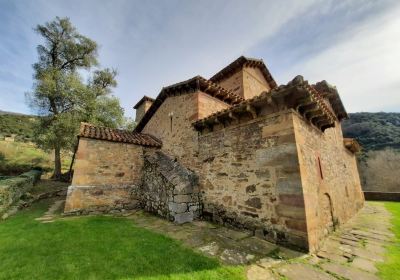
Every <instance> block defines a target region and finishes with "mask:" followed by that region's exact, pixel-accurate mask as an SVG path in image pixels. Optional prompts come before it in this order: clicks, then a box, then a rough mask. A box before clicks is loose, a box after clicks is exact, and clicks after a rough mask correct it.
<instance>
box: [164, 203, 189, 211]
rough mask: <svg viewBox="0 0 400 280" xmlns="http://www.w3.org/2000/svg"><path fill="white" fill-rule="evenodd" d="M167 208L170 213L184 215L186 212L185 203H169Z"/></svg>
mask: <svg viewBox="0 0 400 280" xmlns="http://www.w3.org/2000/svg"><path fill="white" fill-rule="evenodd" d="M168 208H169V210H170V211H171V212H175V213H184V212H186V211H187V210H188V206H187V204H186V203H176V202H169V203H168Z"/></svg>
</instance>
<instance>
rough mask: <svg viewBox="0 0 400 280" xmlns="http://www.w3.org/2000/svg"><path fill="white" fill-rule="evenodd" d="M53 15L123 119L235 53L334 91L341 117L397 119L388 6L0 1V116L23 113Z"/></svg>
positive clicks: (399, 33) (399, 27) (397, 12)
mask: <svg viewBox="0 0 400 280" xmlns="http://www.w3.org/2000/svg"><path fill="white" fill-rule="evenodd" d="M397 3H399V4H397ZM56 16H60V17H65V16H67V17H69V18H70V19H71V21H72V23H73V24H74V25H75V26H76V27H77V29H78V30H79V31H80V32H81V33H82V34H84V35H86V36H88V37H90V38H92V39H93V40H95V41H97V42H98V43H99V45H100V51H99V61H100V63H101V67H114V68H116V69H117V70H118V72H119V75H118V77H117V81H118V87H117V88H116V89H115V90H114V92H113V94H114V95H116V96H117V97H119V98H120V100H121V104H122V106H123V107H124V108H125V114H126V115H127V116H134V110H133V109H132V106H133V105H134V104H135V103H136V102H137V101H138V100H139V99H140V98H141V96H143V95H144V94H146V95H149V96H153V97H155V96H157V94H158V93H159V91H160V90H161V88H162V87H163V86H167V85H169V84H172V83H176V82H179V81H182V80H185V79H187V78H190V77H192V76H195V75H198V74H200V75H202V76H204V77H206V78H208V77H210V76H212V75H213V74H214V73H215V72H217V71H218V70H219V69H220V68H222V67H224V66H225V65H227V64H228V63H230V62H231V61H233V60H234V59H236V58H237V57H239V56H240V55H246V56H250V57H256V58H262V59H263V60H264V61H265V63H266V64H267V67H268V68H269V70H270V71H271V73H272V75H273V76H274V77H275V80H276V81H277V82H278V84H284V83H287V82H288V81H289V80H291V79H292V78H293V77H294V76H296V75H298V74H301V75H303V76H304V77H305V78H306V79H307V80H309V81H310V82H312V83H314V82H317V81H320V80H323V79H325V80H327V81H328V82H330V83H331V84H335V85H336V86H337V88H338V90H339V92H340V95H341V97H342V100H343V102H344V104H345V106H346V108H347V110H348V111H349V112H359V111H372V112H376V111H387V112H393V111H395V112H400V51H399V50H400V2H399V1H392V0H379V1H374V0H359V1H355V0H354V1H345V0H343V1H333V0H332V1H328V0H324V1H319V0H302V1H298V0H283V1H267V0H260V1H258V0H246V1H244V0H243V1H233V0H229V1H223V0H212V1H198V0H196V1H194V0H193V1H189V0H188V1H184V0H180V1H174V0H165V1H162V0H158V1H155V0H149V1H134V0H130V1H122V0H112V1H102V0H93V1H92V0H79V1H76V0H69V1H66V0H65V1H56V0H52V1H39V0H38V1H25V0H18V1H11V0H9V1H6V0H0V110H7V111H14V112H22V113H31V112H30V109H29V108H28V106H27V105H26V103H25V97H24V94H25V92H27V91H30V90H31V89H32V83H33V81H32V73H33V71H32V64H33V63H34V62H35V61H36V60H37V53H36V46H37V45H38V44H39V43H40V42H41V38H40V37H39V36H38V35H37V34H35V32H34V31H33V28H34V27H35V26H36V25H37V24H43V23H44V22H46V21H49V20H52V19H53V18H54V17H56Z"/></svg>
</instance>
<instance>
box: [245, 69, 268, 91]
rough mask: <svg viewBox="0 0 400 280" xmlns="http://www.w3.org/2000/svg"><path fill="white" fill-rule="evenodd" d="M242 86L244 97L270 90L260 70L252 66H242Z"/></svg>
mask: <svg viewBox="0 0 400 280" xmlns="http://www.w3.org/2000/svg"><path fill="white" fill-rule="evenodd" d="M243 88H244V98H245V99H249V98H253V97H254V96H257V95H260V94H261V93H262V92H264V91H270V90H271V87H270V86H269V84H268V82H267V81H266V80H265V78H264V75H263V74H262V72H261V70H260V69H259V68H253V67H244V68H243Z"/></svg>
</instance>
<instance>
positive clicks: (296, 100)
mask: <svg viewBox="0 0 400 280" xmlns="http://www.w3.org/2000/svg"><path fill="white" fill-rule="evenodd" d="M274 99H275V100H276V101H274ZM278 100H280V102H285V103H286V105H285V107H287V108H293V109H295V110H296V111H298V112H299V113H301V114H302V115H303V116H305V117H306V118H307V119H309V121H310V122H320V124H319V125H318V126H319V127H320V128H321V130H325V129H326V128H328V127H332V126H334V125H335V120H336V119H337V118H336V116H335V114H334V113H333V112H332V110H331V109H330V108H329V106H328V105H327V101H325V99H324V98H323V97H322V96H321V94H320V93H319V92H318V91H317V90H315V89H314V88H313V87H312V86H310V85H309V84H308V82H307V81H304V79H303V77H302V76H296V77H295V78H294V79H293V80H292V81H291V82H289V83H288V84H287V85H280V86H279V87H276V88H275V89H273V90H271V91H269V92H263V93H262V94H260V95H258V96H255V97H253V98H251V99H247V100H245V101H243V102H241V103H239V104H236V105H233V106H231V107H229V108H227V109H224V110H221V111H218V112H216V113H214V114H211V115H210V116H208V117H206V118H204V119H201V120H198V121H196V122H194V123H193V126H194V127H195V128H196V129H198V130H202V129H203V128H205V127H208V126H210V125H213V124H215V123H217V122H218V120H219V119H222V118H232V114H241V113H243V112H244V113H246V112H249V110H250V111H251V108H253V109H254V110H255V111H256V109H258V110H260V108H262V107H263V106H265V103H274V102H277V101H278ZM309 106H311V107H310V108H308V107H309ZM302 108H306V109H302ZM254 110H253V113H252V114H256V112H255V111H254Z"/></svg>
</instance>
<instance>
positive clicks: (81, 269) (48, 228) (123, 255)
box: [0, 201, 245, 279]
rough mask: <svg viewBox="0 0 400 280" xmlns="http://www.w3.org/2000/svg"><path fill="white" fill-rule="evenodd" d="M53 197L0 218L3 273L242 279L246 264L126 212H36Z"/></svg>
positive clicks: (31, 276)
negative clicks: (45, 219)
mask: <svg viewBox="0 0 400 280" xmlns="http://www.w3.org/2000/svg"><path fill="white" fill-rule="evenodd" d="M48 204H49V201H44V202H41V203H38V204H36V205H34V206H33V207H32V208H30V209H27V210H23V211H21V212H19V213H18V214H17V215H16V216H13V217H11V218H9V219H8V220H5V221H2V222H0V279H244V278H245V277H244V268H243V267H229V266H223V265H221V264H220V263H219V262H218V261H217V260H215V259H211V258H207V257H205V256H202V255H200V254H198V253H196V252H194V251H193V250H191V249H189V248H185V247H184V246H183V245H181V244H180V243H179V242H177V241H175V240H172V239H170V238H168V237H166V236H164V235H160V234H157V233H154V232H151V231H149V230H146V229H142V228H138V227H136V226H134V225H133V222H132V221H130V220H128V219H126V218H122V217H121V218H117V217H105V216H97V217H96V216H92V217H74V218H68V219H64V220H58V221H55V222H53V223H47V224H45V223H40V222H38V221H35V220H34V218H36V217H40V216H41V215H43V213H44V212H45V211H46V210H47V207H48Z"/></svg>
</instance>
